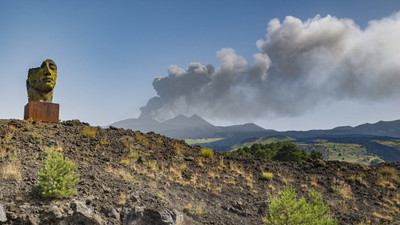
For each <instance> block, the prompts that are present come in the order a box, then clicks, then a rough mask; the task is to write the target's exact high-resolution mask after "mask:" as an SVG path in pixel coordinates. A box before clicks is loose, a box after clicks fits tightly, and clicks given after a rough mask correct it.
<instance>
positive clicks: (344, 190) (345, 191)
mask: <svg viewBox="0 0 400 225" xmlns="http://www.w3.org/2000/svg"><path fill="white" fill-rule="evenodd" d="M331 188H332V191H333V193H335V194H337V195H340V196H342V197H343V198H351V194H352V192H351V186H350V185H348V184H347V183H345V182H344V181H343V180H339V179H336V178H333V185H332V186H331Z"/></svg>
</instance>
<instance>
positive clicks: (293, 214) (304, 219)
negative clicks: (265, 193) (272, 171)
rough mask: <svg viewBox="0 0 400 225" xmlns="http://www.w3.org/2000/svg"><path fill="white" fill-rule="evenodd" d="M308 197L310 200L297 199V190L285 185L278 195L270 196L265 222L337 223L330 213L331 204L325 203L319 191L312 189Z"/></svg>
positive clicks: (316, 224)
mask: <svg viewBox="0 0 400 225" xmlns="http://www.w3.org/2000/svg"><path fill="white" fill-rule="evenodd" d="M308 197H309V199H310V201H309V202H307V201H306V200H305V198H304V197H301V198H300V199H299V200H297V194H296V192H295V190H294V189H293V188H292V187H290V186H289V187H285V189H284V191H283V192H281V193H280V194H279V196H278V197H270V204H269V211H268V214H267V215H266V216H265V218H264V224H304V225H312V224H315V225H319V224H326V225H333V224H337V219H336V218H332V217H331V216H330V215H329V214H330V209H329V206H328V205H325V204H324V202H323V199H322V195H321V194H320V193H319V192H317V191H313V190H311V191H309V192H308Z"/></svg>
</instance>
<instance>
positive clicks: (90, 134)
mask: <svg viewBox="0 0 400 225" xmlns="http://www.w3.org/2000/svg"><path fill="white" fill-rule="evenodd" d="M81 133H82V135H83V136H84V137H86V138H87V139H92V138H95V137H96V134H97V130H96V128H93V127H84V128H83V129H82V131H81Z"/></svg>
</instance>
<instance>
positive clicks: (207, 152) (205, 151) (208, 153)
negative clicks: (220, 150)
mask: <svg viewBox="0 0 400 225" xmlns="http://www.w3.org/2000/svg"><path fill="white" fill-rule="evenodd" d="M200 155H201V156H203V157H204V158H212V157H213V156H214V151H213V150H212V149H209V148H203V149H201V151H200Z"/></svg>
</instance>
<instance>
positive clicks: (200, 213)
mask: <svg viewBox="0 0 400 225" xmlns="http://www.w3.org/2000/svg"><path fill="white" fill-rule="evenodd" d="M193 214H194V215H196V216H198V217H200V218H202V217H203V216H205V215H206V212H205V211H204V209H203V207H201V206H198V207H197V208H196V209H195V210H194V212H193Z"/></svg>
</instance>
